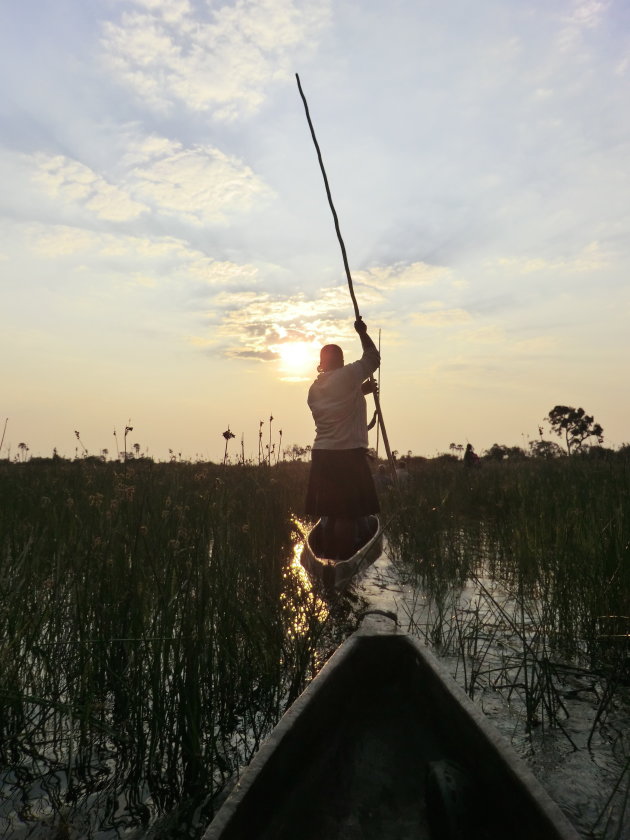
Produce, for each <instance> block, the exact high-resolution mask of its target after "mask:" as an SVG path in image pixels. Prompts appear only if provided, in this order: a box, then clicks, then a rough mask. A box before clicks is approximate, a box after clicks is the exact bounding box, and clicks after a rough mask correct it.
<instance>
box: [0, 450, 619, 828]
mask: <svg viewBox="0 0 630 840" xmlns="http://www.w3.org/2000/svg"><path fill="white" fill-rule="evenodd" d="M307 470H308V466H307V464H305V463H301V462H299V461H295V462H291V463H286V462H280V463H278V464H274V465H272V466H270V465H269V464H262V465H233V466H230V465H212V464H187V463H181V462H175V461H173V462H172V463H168V464H157V463H153V462H151V461H150V460H146V459H138V460H135V461H127V462H123V463H119V462H116V463H114V462H100V461H98V460H96V459H87V458H85V459H79V460H75V461H73V462H68V461H63V460H61V459H54V460H50V461H43V462H35V461H27V462H25V463H8V462H2V463H0V587H1V590H2V591H1V598H0V750H1V755H0V761H1V764H2V770H1V771H0V787H1V790H2V797H1V798H0V799H1V801H2V804H1V805H0V836H6V837H12V838H13V837H15V838H26V837H29V838H42V839H43V838H50V840H53V838H54V840H63V838H74V837H94V838H96V837H98V838H99V839H100V838H102V839H103V840H106V838H112V837H114V836H119V837H123V836H129V837H138V838H139V837H152V838H158V837H160V838H180V837H182V838H183V837H198V836H200V834H201V833H202V830H203V827H204V826H205V825H206V824H207V823H208V821H209V820H210V818H211V816H212V814H213V811H214V809H215V808H216V807H217V805H218V804H219V803H220V801H221V799H222V797H223V796H224V795H225V793H226V792H227V790H228V789H229V786H230V784H231V783H232V781H233V779H234V778H235V776H236V775H237V774H238V771H239V767H242V766H243V765H244V764H246V763H247V762H248V760H249V759H250V757H251V756H252V755H253V753H254V752H255V751H256V749H257V748H258V745H259V744H260V742H261V740H262V739H263V738H264V737H265V735H266V734H267V733H268V732H269V731H270V730H271V728H272V727H273V726H274V724H275V723H276V722H277V720H278V719H279V717H280V716H281V715H282V713H283V712H284V710H285V709H286V708H287V706H288V705H289V704H290V703H291V702H292V700H293V699H294V698H295V697H296V696H297V695H298V694H299V692H300V691H301V690H302V688H303V687H304V686H305V685H306V683H307V682H308V681H309V680H310V679H311V677H312V676H313V675H314V674H315V673H316V672H317V670H318V669H319V667H320V666H321V664H322V662H323V661H324V660H325V658H326V657H327V655H328V654H329V653H330V652H331V651H332V650H334V648H335V647H336V646H337V645H338V644H339V643H340V642H341V641H342V640H343V639H344V638H345V637H346V636H347V635H348V633H349V632H350V631H351V630H352V629H354V626H355V624H356V620H357V619H356V616H355V614H354V610H355V606H356V605H354V604H353V603H352V602H347V601H346V602H340V603H339V604H337V605H336V606H335V609H334V610H333V612H332V613H331V605H330V604H327V603H325V602H324V601H322V600H321V599H320V598H319V597H318V595H317V594H316V593H315V592H313V590H312V588H311V586H310V585H309V583H308V581H307V580H306V579H305V577H304V575H303V573H302V571H301V569H300V568H299V565H298V564H296V560H295V549H296V545H298V544H299V542H300V539H301V536H300V534H299V532H298V530H297V529H296V521H295V513H296V512H299V507H300V503H301V499H302V498H303V495H304V487H305V483H306V477H307ZM409 474H410V478H409V481H408V482H407V484H405V486H403V487H402V488H401V489H400V490H399V491H395V492H394V491H390V492H389V493H386V494H384V496H383V507H384V512H383V519H384V522H385V525H386V531H387V535H388V540H389V545H390V551H391V558H392V563H393V565H394V566H395V568H396V571H397V573H398V575H399V576H400V578H401V579H402V580H404V582H405V585H406V587H407V590H408V591H410V592H412V593H413V594H412V597H411V599H407V600H406V602H405V604H404V606H403V610H404V611H405V614H404V615H399V618H400V619H401V623H403V624H404V623H405V622H406V623H407V625H408V627H409V629H411V631H412V632H415V633H417V634H418V635H420V636H422V637H423V638H424V639H425V640H426V641H427V643H428V644H430V645H431V646H432V647H433V648H434V649H436V650H437V651H438V653H440V654H442V655H443V656H446V657H450V658H451V659H452V661H453V662H454V663H455V670H456V676H457V679H458V680H459V681H460V683H461V684H462V685H463V686H464V687H465V689H466V690H467V691H468V693H469V694H470V695H471V696H472V697H473V698H474V699H475V700H476V701H478V702H480V703H481V704H482V705H483V706H484V708H485V709H486V710H487V711H489V713H490V714H492V712H493V709H494V708H495V707H496V706H497V704H499V705H501V706H502V708H503V709H507V710H508V712H509V714H510V715H511V717H512V719H513V720H514V721H515V723H514V724H513V726H514V730H516V727H517V726H518V727H520V731H521V732H522V735H521V736H519V737H520V738H521V742H522V745H524V746H523V749H522V750H521V751H522V752H527V750H528V749H529V750H530V752H531V753H532V755H533V753H534V752H535V750H536V749H538V745H539V743H540V741H541V738H550V739H555V740H556V741H558V739H560V740H561V741H562V743H563V744H564V749H565V750H567V751H569V752H576V751H577V752H579V751H591V752H592V753H593V754H595V753H596V749H597V746H598V744H602V743H603V742H606V744H607V749H608V752H609V753H610V754H612V755H613V756H614V757H615V762H614V763H613V764H612V765H611V766H610V768H609V772H608V774H607V775H606V778H605V784H604V787H603V790H601V791H599V794H598V798H597V815H596V818H592V819H591V816H592V815H591V816H589V819H590V824H589V826H588V831H591V830H592V836H596V837H605V838H607V840H608V839H609V838H610V840H612V838H615V837H617V838H620V837H623V836H624V834H623V831H624V826H625V830H627V826H628V813H627V812H628V807H627V805H628V795H629V790H630V772H629V767H628V753H629V744H628V737H627V734H626V733H627V726H626V727H625V729H624V728H623V727H621V728H620V727H619V726H618V725H617V722H618V721H619V720H620V719H622V720H623V719H624V718H623V715H624V714H625V720H626V723H627V722H628V720H630V706H629V705H628V681H629V680H630V674H629V670H630V667H629V662H628V652H629V651H628V629H629V628H628V624H629V620H628V618H627V616H628V604H629V603H630V494H629V493H628V488H629V486H630V461H629V460H628V459H627V458H626V457H624V456H623V455H622V454H621V453H619V454H614V455H612V456H607V457H603V458H599V459H598V458H596V457H594V456H587V455H584V456H571V457H570V458H568V457H564V458H557V459H551V460H545V459H539V458H523V459H520V460H514V461H512V460H509V461H503V462H493V461H492V460H488V459H486V460H484V462H483V464H482V466H481V467H480V468H479V469H475V470H466V469H464V468H463V465H462V462H461V461H459V460H457V459H454V458H449V457H445V458H441V459H434V460H431V461H424V460H419V459H418V460H416V461H414V460H412V461H411V462H410V463H409ZM414 598H415V599H416V601H417V602H418V604H419V603H420V601H422V605H423V609H422V610H418V609H416V606H417V604H415V603H414ZM576 697H577V698H578V699H580V700H583V701H584V702H585V703H586V705H588V707H589V710H590V716H589V723H588V727H587V728H586V729H585V730H584V729H582V730H578V729H576V727H575V725H574V722H573V717H572V716H573V715H574V711H573V708H574V707H573V706H572V705H571V704H572V702H573V700H575V698H576ZM620 715H621V717H620ZM533 760H534V761H535V756H534V758H533ZM600 782H601V779H600ZM586 822H588V820H586V818H585V820H584V825H586ZM584 825H580V828H581V829H583V830H584V833H585V836H589V835H588V833H587V829H586V828H584Z"/></svg>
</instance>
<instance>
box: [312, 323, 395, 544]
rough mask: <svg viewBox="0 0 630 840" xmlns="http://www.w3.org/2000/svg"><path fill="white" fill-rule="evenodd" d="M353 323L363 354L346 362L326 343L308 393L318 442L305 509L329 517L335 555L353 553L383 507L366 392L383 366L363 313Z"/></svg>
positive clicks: (327, 531)
mask: <svg viewBox="0 0 630 840" xmlns="http://www.w3.org/2000/svg"><path fill="white" fill-rule="evenodd" d="M354 328H355V330H356V331H357V333H358V334H359V338H360V340H361V346H362V347H363V355H362V356H361V358H360V359H359V360H358V361H356V362H351V363H350V364H348V365H345V364H344V358H343V350H342V349H341V347H339V346H337V345H336V344H326V345H325V346H324V347H322V349H321V351H320V361H319V366H318V368H317V370H318V371H319V375H318V377H317V379H316V380H315V381H314V382H313V384H312V385H311V387H310V388H309V392H308V405H309V408H310V409H311V412H312V414H313V420H314V421H315V442H314V444H313V448H312V451H311V469H310V474H309V481H308V488H307V492H306V502H305V513H306V514H307V515H309V516H315V517H322V519H325V527H324V533H323V536H324V552H325V554H326V556H328V557H330V558H346V557H350V556H351V555H352V554H353V553H354V551H355V547H356V533H357V530H358V525H360V524H361V522H362V521H364V520H365V519H366V517H367V516H368V515H369V514H371V513H378V512H379V510H380V506H379V502H378V497H377V495H376V489H375V486H374V480H373V478H372V473H371V471H370V468H369V465H368V461H367V447H368V430H367V406H366V401H365V396H364V395H365V394H369V393H372V392H373V391H374V383H373V382H372V381H369V377H371V375H372V374H373V373H374V371H375V370H376V369H377V368H378V366H379V364H380V355H379V352H378V350H377V348H376V345H375V344H374V342H373V341H372V339H371V338H370V336H369V335H368V333H367V326H366V325H365V323H364V322H363V319H362V318H358V319H357V320H356V321H355V323H354ZM366 380H368V381H366Z"/></svg>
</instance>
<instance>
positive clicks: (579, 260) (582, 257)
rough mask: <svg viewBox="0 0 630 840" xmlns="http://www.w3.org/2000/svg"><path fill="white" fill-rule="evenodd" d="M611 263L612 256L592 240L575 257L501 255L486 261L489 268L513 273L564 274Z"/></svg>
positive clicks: (598, 268) (585, 270)
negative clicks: (549, 257)
mask: <svg viewBox="0 0 630 840" xmlns="http://www.w3.org/2000/svg"><path fill="white" fill-rule="evenodd" d="M608 265H610V258H609V257H608V256H607V255H606V254H603V253H602V251H601V250H600V246H599V243H598V242H591V243H589V245H587V246H586V247H585V248H583V249H582V251H580V252H579V253H578V254H576V255H575V256H574V257H568V258H565V259H555V260H550V259H545V258H543V257H499V258H498V259H496V260H490V261H488V262H487V263H486V267H487V268H501V269H509V270H510V272H511V273H513V274H533V273H537V272H545V271H553V272H555V273H558V272H562V273H564V274H581V273H583V272H587V271H599V270H601V269H603V268H606V267H607V266H608Z"/></svg>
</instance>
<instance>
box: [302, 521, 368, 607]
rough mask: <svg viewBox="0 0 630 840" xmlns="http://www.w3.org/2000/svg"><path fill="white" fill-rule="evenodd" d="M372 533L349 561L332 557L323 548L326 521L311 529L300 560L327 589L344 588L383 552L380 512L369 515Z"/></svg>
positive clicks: (319, 522)
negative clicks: (327, 555)
mask: <svg viewBox="0 0 630 840" xmlns="http://www.w3.org/2000/svg"><path fill="white" fill-rule="evenodd" d="M368 524H369V532H368V535H367V537H366V540H365V542H364V543H363V545H361V546H360V547H359V548H358V549H357V550H356V551H355V553H354V554H353V555H352V557H348V558H347V559H346V560H331V559H329V558H327V557H325V556H324V553H323V551H322V531H323V527H322V520H321V519H320V520H318V522H317V523H316V524H315V525H314V526H313V528H312V529H311V531H309V533H308V535H307V537H306V540H305V541H304V546H303V548H302V554H301V556H300V562H301V563H302V565H303V566H304V568H305V569H306V571H307V572H308V573H309V574H310V575H311V577H313V578H315V579H317V580H320V581H321V582H322V583H323V584H324V586H325V587H326V589H329V590H333V591H334V590H341V589H344V588H345V587H346V586H347V585H348V584H349V583H350V581H351V580H352V578H353V577H354V576H355V575H357V574H358V573H359V572H360V571H362V570H363V569H365V568H367V567H368V566H369V565H370V564H371V563H373V562H374V561H375V560H376V559H377V558H378V557H380V555H381V552H382V551H383V531H382V527H381V520H380V518H379V517H378V516H377V515H376V514H371V515H370V516H369V517H368Z"/></svg>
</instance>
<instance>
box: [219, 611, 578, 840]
mask: <svg viewBox="0 0 630 840" xmlns="http://www.w3.org/2000/svg"><path fill="white" fill-rule="evenodd" d="M298 838H299V840H394V838H396V840H400V838H413V840H463V838H466V840H499V838H500V839H501V840H505V838H509V840H578V834H577V832H576V830H575V829H574V828H573V827H572V825H571V823H570V822H569V820H568V819H567V818H566V817H565V816H564V814H563V813H562V811H561V810H560V808H559V807H558V806H557V805H556V804H555V803H554V802H553V801H552V800H551V799H550V797H549V796H548V795H547V794H546V792H545V791H544V790H543V788H542V787H541V785H540V784H539V782H538V781H537V780H536V779H535V778H534V776H533V775H532V773H531V772H530V771H529V769H528V768H527V767H526V765H525V764H524V763H523V761H522V760H521V759H520V758H519V757H518V756H517V755H516V754H515V753H514V752H513V750H512V748H511V747H510V746H509V745H508V744H507V742H504V741H503V740H502V738H501V736H500V735H499V734H498V732H497V731H496V730H495V729H494V728H493V727H492V725H491V724H490V723H489V722H488V720H487V719H486V718H485V716H484V715H483V713H482V712H481V711H480V710H479V709H478V708H477V707H476V706H475V705H474V704H473V703H472V701H470V700H469V698H468V697H467V695H466V694H465V693H464V692H463V691H462V690H461V689H460V688H459V687H458V686H457V684H456V683H455V681H454V680H453V679H452V677H451V676H450V675H449V674H448V673H447V672H446V671H445V670H444V669H443V667H442V666H441V665H440V663H439V662H437V660H436V659H435V658H434V657H433V656H432V655H431V654H430V653H429V652H428V651H427V649H426V647H424V646H423V645H422V644H421V643H420V642H419V641H418V640H417V639H415V638H413V637H411V636H409V635H407V634H404V633H399V632H397V631H396V625H395V623H394V621H392V618H391V617H390V616H388V615H387V616H386V615H384V614H382V615H370V616H368V617H367V618H366V619H365V620H364V622H363V625H362V626H361V628H360V629H359V630H358V631H357V632H356V633H355V634H354V635H353V636H351V637H350V638H349V639H348V640H347V641H346V642H345V643H344V644H343V645H342V646H341V647H340V648H339V649H338V650H337V651H336V653H335V654H334V655H333V656H332V657H331V659H330V660H329V661H328V662H327V664H326V665H325V666H324V668H323V669H322V670H321V672H320V673H319V675H318V676H317V677H316V678H315V679H314V680H313V681H312V682H311V684H310V685H309V686H308V687H307V689H306V690H305V691H304V693H303V694H302V695H301V696H300V697H299V698H298V699H297V700H296V702H295V703H294V704H293V705H292V706H291V708H290V709H289V710H288V711H287V712H286V714H285V715H284V717H283V718H282V720H281V721H280V723H279V724H278V726H277V727H276V728H275V729H274V731H273V732H272V733H271V735H270V736H269V738H268V739H267V741H266V742H265V743H264V744H263V745H262V747H261V749H260V750H259V752H258V753H257V754H256V756H255V757H254V759H253V760H252V762H251V764H250V765H249V767H248V768H247V769H246V770H245V771H244V772H243V774H242V776H241V779H240V781H239V782H238V783H237V784H236V786H235V787H234V789H233V790H232V792H231V793H230V795H229V797H228V798H227V799H226V801H225V802H224V804H223V806H222V807H221V808H220V810H219V811H218V812H217V814H216V816H215V818H214V820H213V821H212V823H211V824H210V826H209V827H208V829H207V831H206V833H205V834H204V838H203V840H298Z"/></svg>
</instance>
